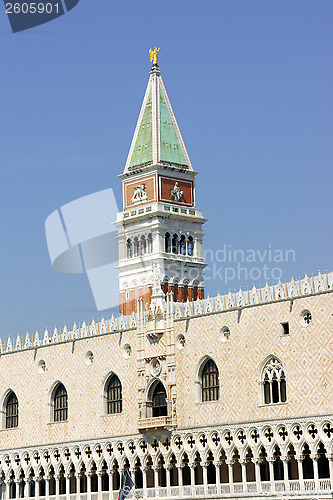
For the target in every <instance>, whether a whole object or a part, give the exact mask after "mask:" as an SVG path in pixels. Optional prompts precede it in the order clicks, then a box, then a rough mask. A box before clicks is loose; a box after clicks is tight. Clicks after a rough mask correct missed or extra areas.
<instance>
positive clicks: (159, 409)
mask: <svg viewBox="0 0 333 500" xmlns="http://www.w3.org/2000/svg"><path fill="white" fill-rule="evenodd" d="M152 407H153V417H163V416H165V415H167V414H168V407H167V402H166V391H165V387H164V385H163V384H162V382H158V383H157V384H156V386H155V389H154V392H153V395H152Z"/></svg>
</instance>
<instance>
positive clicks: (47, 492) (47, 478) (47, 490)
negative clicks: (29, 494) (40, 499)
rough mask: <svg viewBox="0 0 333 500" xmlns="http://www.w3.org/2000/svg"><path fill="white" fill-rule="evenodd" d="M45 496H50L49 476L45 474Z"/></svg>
mask: <svg viewBox="0 0 333 500" xmlns="http://www.w3.org/2000/svg"><path fill="white" fill-rule="evenodd" d="M44 479H45V498H49V496H50V479H51V478H50V476H45V477H44Z"/></svg>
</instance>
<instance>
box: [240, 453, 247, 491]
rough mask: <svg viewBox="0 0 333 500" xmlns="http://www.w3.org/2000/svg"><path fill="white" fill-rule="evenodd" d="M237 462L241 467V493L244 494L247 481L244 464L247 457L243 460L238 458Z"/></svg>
mask: <svg viewBox="0 0 333 500" xmlns="http://www.w3.org/2000/svg"><path fill="white" fill-rule="evenodd" d="M239 463H240V464H241V467H242V484H243V495H246V490H247V481H246V464H247V459H246V458H244V459H243V460H240V461H239Z"/></svg>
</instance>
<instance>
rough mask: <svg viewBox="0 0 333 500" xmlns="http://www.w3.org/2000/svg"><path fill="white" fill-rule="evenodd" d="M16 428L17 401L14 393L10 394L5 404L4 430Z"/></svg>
mask: <svg viewBox="0 0 333 500" xmlns="http://www.w3.org/2000/svg"><path fill="white" fill-rule="evenodd" d="M17 426H18V400H17V397H16V394H15V392H10V393H9V396H8V398H7V403H6V429H12V428H13V427H17Z"/></svg>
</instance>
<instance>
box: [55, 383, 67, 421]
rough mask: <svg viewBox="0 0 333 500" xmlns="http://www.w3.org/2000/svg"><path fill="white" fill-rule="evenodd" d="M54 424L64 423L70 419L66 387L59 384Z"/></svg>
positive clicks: (56, 392) (56, 393)
mask: <svg viewBox="0 0 333 500" xmlns="http://www.w3.org/2000/svg"><path fill="white" fill-rule="evenodd" d="M53 408H54V419H53V420H54V422H64V421H65V420H67V419H68V396H67V391H66V389H65V386H64V385H63V384H58V386H57V388H56V390H55V393H54V406H53Z"/></svg>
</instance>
